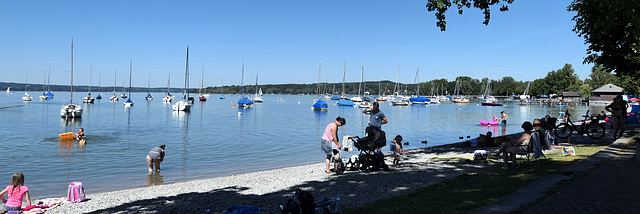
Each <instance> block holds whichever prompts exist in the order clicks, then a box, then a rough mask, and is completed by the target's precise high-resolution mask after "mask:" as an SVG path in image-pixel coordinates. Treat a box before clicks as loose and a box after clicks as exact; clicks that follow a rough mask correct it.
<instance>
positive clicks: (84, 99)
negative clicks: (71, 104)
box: [82, 65, 95, 103]
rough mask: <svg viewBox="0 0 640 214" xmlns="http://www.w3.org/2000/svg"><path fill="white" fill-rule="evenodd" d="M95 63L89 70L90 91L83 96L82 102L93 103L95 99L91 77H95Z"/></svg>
mask: <svg viewBox="0 0 640 214" xmlns="http://www.w3.org/2000/svg"><path fill="white" fill-rule="evenodd" d="M92 74H93V65H91V69H90V70H89V93H88V94H87V96H86V97H84V98H82V103H93V102H94V101H95V99H94V98H93V97H91V77H93V75H92Z"/></svg>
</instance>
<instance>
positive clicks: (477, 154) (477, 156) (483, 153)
mask: <svg viewBox="0 0 640 214" xmlns="http://www.w3.org/2000/svg"><path fill="white" fill-rule="evenodd" d="M487 157H489V155H488V154H487V150H475V151H473V160H476V161H478V160H486V159H487Z"/></svg>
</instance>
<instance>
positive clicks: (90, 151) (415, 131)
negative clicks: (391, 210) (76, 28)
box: [0, 92, 603, 198]
mask: <svg viewBox="0 0 640 214" xmlns="http://www.w3.org/2000/svg"><path fill="white" fill-rule="evenodd" d="M22 94H23V93H22V92H15V94H5V93H3V94H0V107H5V106H13V105H21V104H26V106H22V107H14V108H5V109H0V118H2V121H3V122H2V124H3V128H2V129H0V135H1V136H3V140H2V143H0V157H2V159H3V161H2V162H0V169H2V170H1V171H0V183H4V182H6V183H8V182H9V179H10V178H11V175H12V174H13V173H15V172H22V173H24V174H25V180H26V181H25V185H27V186H28V187H29V188H30V192H31V197H32V198H42V197H52V196H63V195H65V194H66V189H67V186H68V184H69V183H70V182H72V181H82V182H83V183H84V187H85V189H86V190H87V192H88V193H95V192H101V191H111V190H119V189H125V188H131V187H141V186H146V185H158V184H163V183H165V184H166V183H173V182H179V181H185V180H193V179H201V178H211V177H217V176H225V175H231V174H238V173H243V172H251V171H259V170H265V169H273V168H281V167H285V166H292V165H302V164H308V163H318V162H323V161H324V155H323V154H322V153H321V151H320V143H319V141H320V140H319V139H320V137H321V135H322V133H323V131H324V128H325V127H326V125H327V124H329V123H330V122H333V121H335V118H336V117H337V116H341V117H344V118H346V120H347V124H346V125H345V126H343V127H341V128H340V133H339V135H340V136H342V135H360V136H363V135H364V128H365V127H366V126H367V123H368V121H369V116H368V115H364V114H362V113H361V111H362V109H358V108H352V107H343V106H336V105H334V102H333V101H328V103H329V110H328V111H313V110H311V106H312V104H313V99H314V98H316V96H311V95H265V96H264V103H256V104H255V105H254V107H253V108H250V109H238V108H237V107H234V106H233V104H234V103H236V102H237V101H238V95H226V97H227V99H224V100H220V99H218V95H217V94H214V95H213V96H212V97H209V99H208V101H206V102H199V101H197V99H196V103H195V104H194V105H193V106H192V108H191V112H189V113H184V112H175V111H173V110H172V109H171V106H170V104H166V103H162V101H161V99H162V96H163V94H160V93H155V94H152V95H153V96H154V97H155V100H153V101H146V100H144V96H145V95H146V93H134V94H133V96H132V100H134V102H135V104H134V106H133V107H130V108H125V107H124V105H123V103H122V99H121V100H120V102H118V103H112V102H109V99H108V97H109V96H110V94H102V96H103V97H104V98H106V99H104V98H103V99H102V100H96V102H95V104H80V103H81V102H82V101H81V99H82V97H83V96H85V95H86V92H82V93H74V97H75V100H77V101H75V103H76V104H80V105H82V106H83V108H84V113H83V115H82V118H78V119H73V120H65V119H64V118H61V117H60V108H61V107H62V105H63V104H66V103H68V100H69V93H68V92H56V93H54V94H55V98H54V99H52V100H48V101H38V100H37V96H38V95H39V93H37V92H32V95H35V96H34V99H35V100H34V101H33V102H27V103H23V102H21V97H22ZM93 95H94V96H96V95H97V94H96V93H94V94H93ZM176 95H177V94H176ZM196 98H197V97H196ZM505 104H506V105H505V106H502V107H486V106H480V105H479V101H478V100H472V103H469V104H453V103H442V104H439V105H431V106H410V107H397V106H390V104H389V102H381V105H380V108H381V110H382V111H383V112H384V113H385V114H386V116H387V117H388V120H389V123H388V124H386V125H383V130H385V131H386V133H387V139H388V141H389V140H391V139H392V138H393V137H394V136H395V135H397V134H400V135H402V136H403V138H404V139H405V142H410V145H409V146H405V149H412V148H420V147H425V146H426V145H425V144H422V143H421V141H425V140H426V141H428V144H427V146H436V145H441V144H447V143H454V142H460V141H462V140H460V139H459V137H460V136H464V137H465V139H466V136H471V137H476V136H478V134H479V133H486V132H487V131H492V132H494V133H495V134H497V135H503V134H511V133H517V132H521V131H522V129H521V128H520V125H521V123H522V122H523V121H525V120H528V121H532V120H533V119H534V118H541V117H543V116H544V115H547V114H549V115H552V116H556V117H557V115H558V114H559V112H561V111H564V109H565V108H557V107H554V106H552V105H551V104H535V105H531V106H520V105H517V104H516V103H513V102H507V101H505ZM458 107H461V108H462V110H458ZM570 108H573V109H572V111H575V113H574V115H581V114H584V113H585V111H586V110H587V109H592V112H593V111H594V110H595V111H597V112H600V110H602V108H603V107H589V106H579V105H578V106H571V105H570ZM500 111H505V112H507V114H508V115H509V119H508V122H509V123H508V125H507V126H505V127H487V126H481V125H480V124H479V122H480V120H481V119H484V120H490V119H491V118H492V117H493V116H497V117H499V116H500ZM239 112H241V115H239V114H238V113H239ZM574 119H575V116H574ZM81 127H82V128H84V129H85V133H86V135H87V145H86V146H85V147H80V146H78V144H77V142H73V143H67V142H61V141H59V140H58V134H60V133H63V132H70V131H73V132H75V131H77V130H78V129H79V128H81ZM161 144H166V145H167V147H166V158H165V161H164V162H163V163H162V165H161V168H162V172H160V173H154V174H153V175H151V176H149V175H148V173H147V165H146V160H145V157H146V154H147V153H148V152H149V150H150V149H151V148H153V147H155V146H159V145H161ZM388 148H389V147H388V146H387V147H385V148H384V151H388V150H389V149H388ZM353 154H356V152H354V153H353ZM344 155H345V156H347V157H348V156H349V155H351V154H349V153H347V154H344ZM318 170H323V169H318Z"/></svg>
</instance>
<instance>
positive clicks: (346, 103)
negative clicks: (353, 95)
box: [337, 99, 356, 106]
mask: <svg viewBox="0 0 640 214" xmlns="http://www.w3.org/2000/svg"><path fill="white" fill-rule="evenodd" d="M337 104H338V105H339V106H355V105H356V104H355V103H354V102H353V101H351V100H347V99H341V100H339V101H338V103H337Z"/></svg>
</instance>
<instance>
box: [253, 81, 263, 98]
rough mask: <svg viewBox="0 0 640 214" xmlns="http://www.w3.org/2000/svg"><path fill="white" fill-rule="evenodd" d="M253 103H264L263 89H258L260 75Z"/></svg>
mask: <svg viewBox="0 0 640 214" xmlns="http://www.w3.org/2000/svg"><path fill="white" fill-rule="evenodd" d="M253 102H255V103H261V102H262V88H260V89H258V74H256V93H255V95H253Z"/></svg>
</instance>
